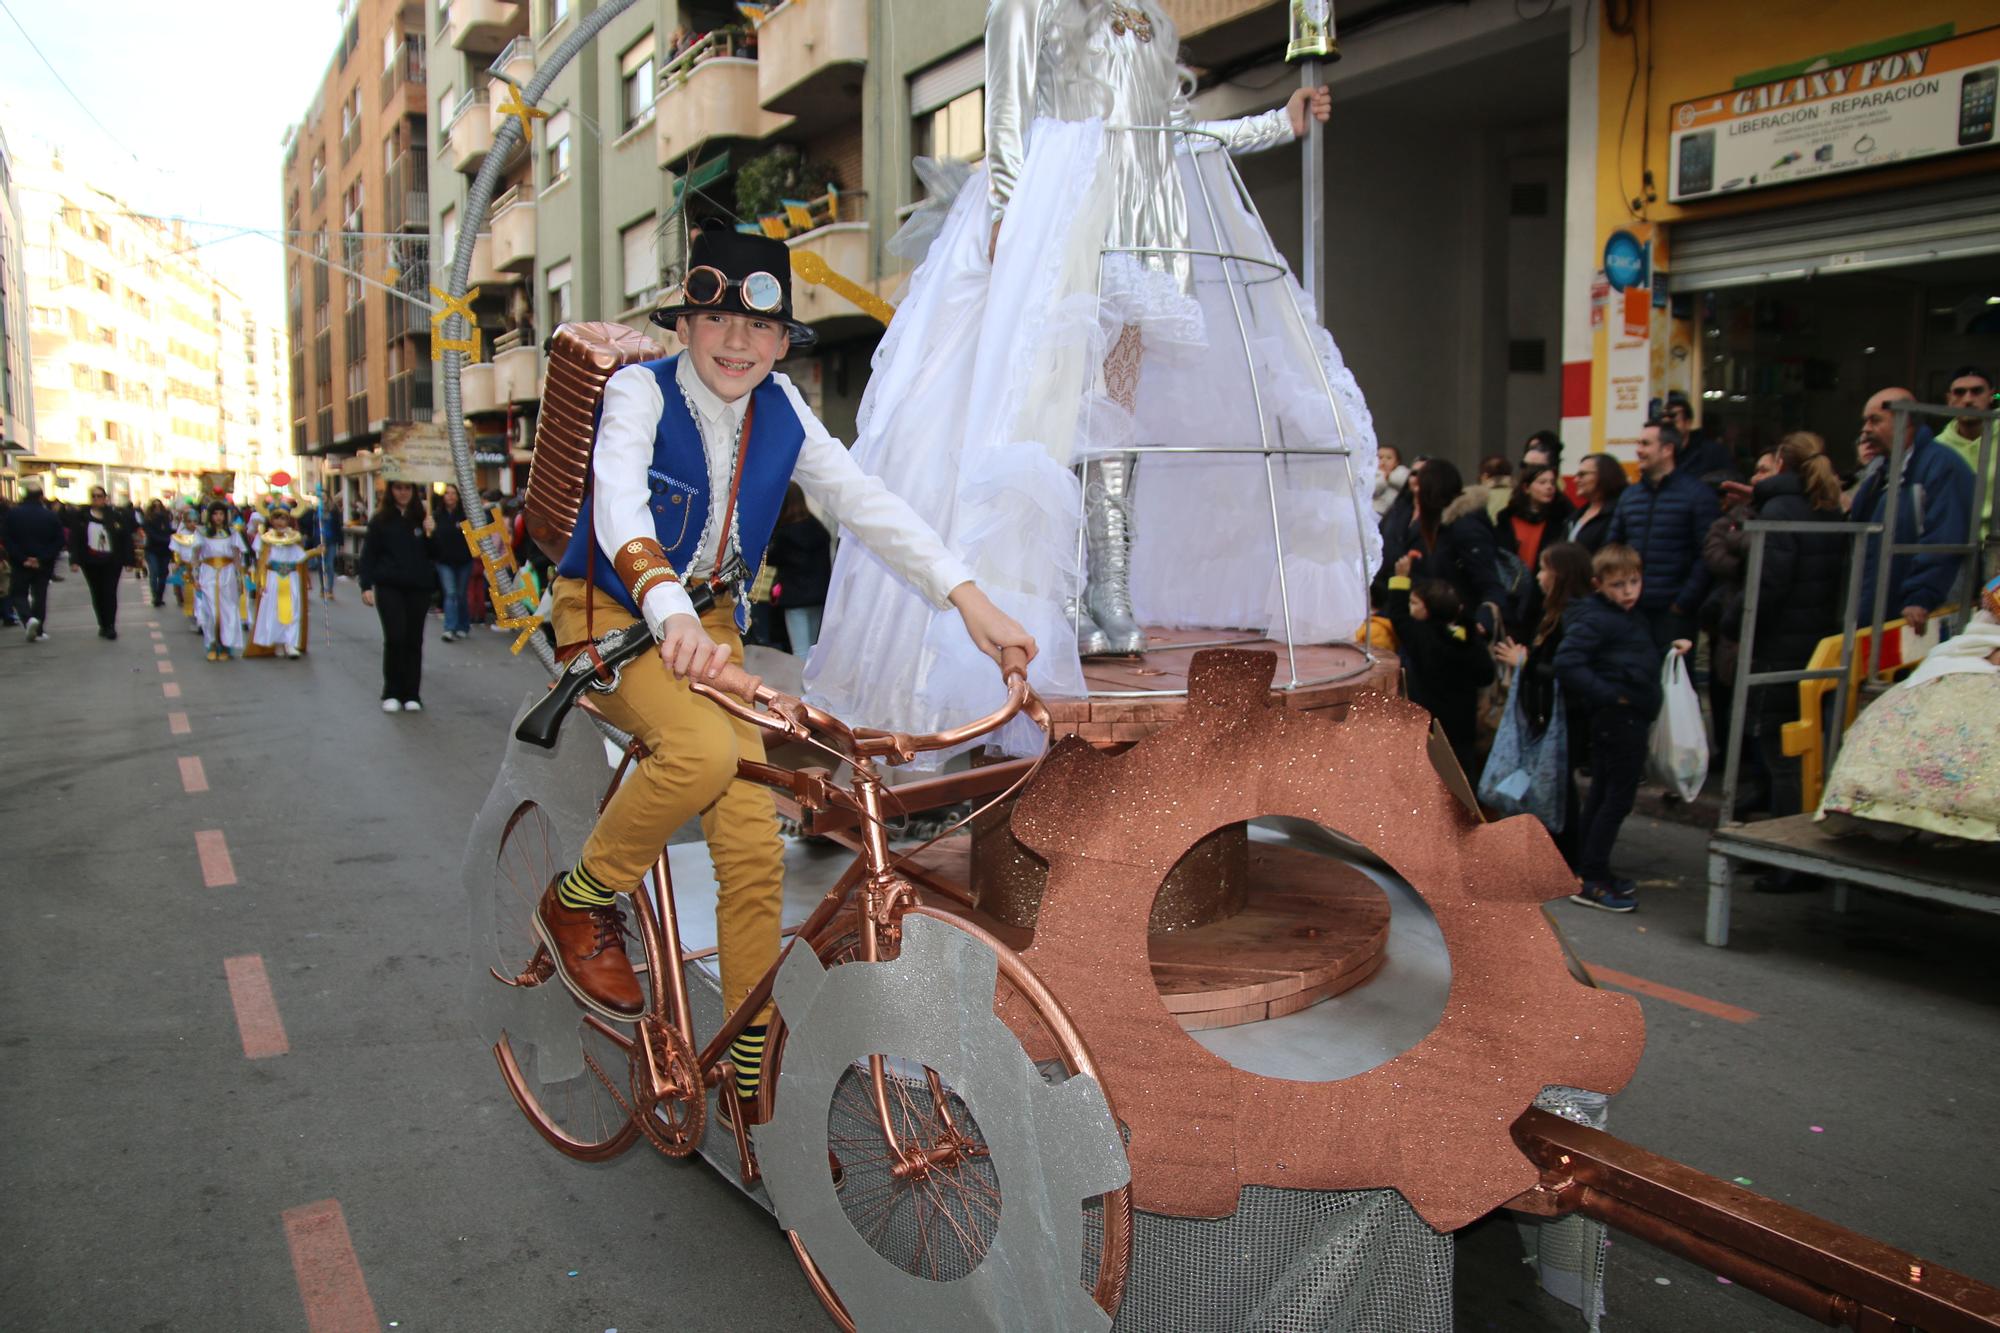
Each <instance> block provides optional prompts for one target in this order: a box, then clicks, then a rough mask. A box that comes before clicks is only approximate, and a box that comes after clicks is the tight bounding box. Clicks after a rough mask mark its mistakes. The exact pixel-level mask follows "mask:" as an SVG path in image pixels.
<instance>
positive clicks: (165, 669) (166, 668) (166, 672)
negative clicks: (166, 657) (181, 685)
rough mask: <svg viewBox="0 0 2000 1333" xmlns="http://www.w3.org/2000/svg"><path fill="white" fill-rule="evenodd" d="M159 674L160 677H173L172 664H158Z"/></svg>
mask: <svg viewBox="0 0 2000 1333" xmlns="http://www.w3.org/2000/svg"><path fill="white" fill-rule="evenodd" d="M160 674H161V675H163V676H171V675H173V674H174V664H173V663H172V662H167V661H162V662H161V663H160Z"/></svg>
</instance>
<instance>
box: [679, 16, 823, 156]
mask: <svg viewBox="0 0 2000 1333" xmlns="http://www.w3.org/2000/svg"><path fill="white" fill-rule="evenodd" d="M791 123H792V122H791V118H790V117H789V116H781V115H778V114H776V113H774V112H770V111H766V110H765V109H764V108H763V106H762V105H761V103H760V102H759V101H758V98H757V62H756V52H755V50H754V48H750V47H747V46H745V45H744V44H743V41H742V38H741V37H740V36H739V35H738V34H735V33H732V32H727V31H721V32H712V33H709V34H708V35H707V36H705V37H703V38H702V39H701V40H700V41H698V42H696V43H695V44H694V45H693V46H690V47H689V48H688V49H687V50H685V51H682V52H680V53H679V54H678V55H676V56H675V57H674V58H673V59H672V60H671V61H669V62H668V63H667V65H666V67H665V68H664V69H662V70H661V71H660V93H659V96H658V97H657V98H655V99H654V102H653V146H654V158H655V160H656V161H657V162H658V163H659V165H660V166H662V167H667V168H673V169H676V170H677V169H679V168H680V166H681V164H682V162H683V161H684V159H686V158H687V156H688V155H689V154H690V153H692V152H694V151H695V150H696V149H698V148H700V147H701V146H702V145H703V144H704V143H707V142H709V141H711V140H714V139H763V138H768V137H769V136H770V135H772V134H775V133H777V132H778V131H779V130H782V129H784V128H785V127H786V126H787V125H789V124H791Z"/></svg>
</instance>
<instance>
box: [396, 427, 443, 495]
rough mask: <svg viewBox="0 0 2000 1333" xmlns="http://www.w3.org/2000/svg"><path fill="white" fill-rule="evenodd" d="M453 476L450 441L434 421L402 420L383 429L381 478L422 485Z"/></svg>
mask: <svg viewBox="0 0 2000 1333" xmlns="http://www.w3.org/2000/svg"><path fill="white" fill-rule="evenodd" d="M451 479H452V465H451V441H450V440H449V439H448V438H446V436H445V433H444V427H442V426H440V425H437V424H436V423H434V422H408V423H404V422H399V423H397V424H396V425H392V426H388V427H385V428H384V429H383V431H382V480H384V481H408V482H414V483H416V484H417V485H419V486H428V485H430V484H431V483H432V482H445V481H450V480H451Z"/></svg>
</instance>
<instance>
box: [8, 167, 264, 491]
mask: <svg viewBox="0 0 2000 1333" xmlns="http://www.w3.org/2000/svg"><path fill="white" fill-rule="evenodd" d="M15 166H16V179H17V181H18V183H19V185H20V192H19V200H20V207H21V221H22V229H21V236H22V247H21V248H22V254H23V258H24V267H25V271H26V279H27V287H26V295H27V302H28V305H29V322H30V335H29V350H30V353H31V356H32V359H33V372H32V373H33V382H34V423H35V429H34V449H33V452H32V453H27V454H23V455H21V456H20V457H19V458H17V459H16V461H15V467H16V469H17V470H18V471H19V472H20V473H21V474H22V475H23V476H26V475H29V474H39V475H40V476H41V477H42V478H43V484H44V486H45V487H46V488H47V489H48V490H49V491H50V493H51V494H53V495H56V496H58V497H60V498H63V499H70V500H82V499H85V498H87V496H88V494H89V489H90V487H91V486H92V485H93V484H103V485H105V486H107V487H109V488H110V489H111V491H112V492H113V494H114V495H127V496H130V497H131V498H132V499H133V500H135V501H144V500H147V499H151V498H152V497H154V496H167V495H179V494H183V493H187V492H190V491H193V490H195V489H196V488H197V487H198V486H199V484H200V477H201V474H202V473H203V472H208V471H216V470H234V471H236V472H237V473H238V487H237V493H238V494H239V495H249V494H262V493H263V492H264V491H265V490H267V489H270V488H269V487H268V486H267V485H265V484H264V483H263V482H262V481H261V480H257V479H261V478H267V477H268V476H269V475H270V473H271V472H273V471H277V470H279V469H280V468H281V467H282V465H283V463H284V462H285V461H287V458H288V456H287V454H286V453H285V452H284V449H283V441H284V434H283V428H282V425H281V424H280V421H279V419H278V417H277V416H274V415H273V414H272V410H271V407H272V404H271V400H270V399H268V398H265V399H264V400H262V403H261V405H256V404H258V403H259V399H258V395H259V394H260V393H261V392H263V391H264V390H263V386H265V385H267V384H270V383H273V382H275V381H276V379H277V376H278V374H279V366H280V365H281V364H282V361H281V360H280V358H279V355H278V350H277V348H276V346H275V345H274V344H273V343H272V342H271V340H270V339H269V338H268V337H267V336H252V333H253V331H255V330H268V329H272V328H274V327H275V322H274V321H273V320H272V318H271V317H270V315H268V314H260V313H259V312H256V311H254V310H252V309H250V308H249V307H247V306H246V304H245V302H244V301H243V299H242V298H241V297H239V296H238V295H237V294H236V293H235V292H233V291H231V290H230V289H229V288H227V287H225V286H224V285H222V284H221V283H220V282H218V281H217V280H216V278H215V277H214V275H213V274H211V273H209V272H208V271H207V270H206V269H204V268H203V267H202V266H201V263H200V259H199V254H198V250H197V247H196V244H195V241H196V238H195V237H194V236H192V235H190V234H189V233H187V232H186V231H185V230H184V229H183V228H182V227H181V226H180V224H178V223H169V222H163V221H160V220H158V219H156V218H152V217H148V216H144V215H141V214H138V213H135V212H134V211H133V210H132V209H131V207H130V206H129V205H128V204H127V203H126V202H125V201H124V200H123V199H121V198H120V197H118V196H117V195H116V194H114V193H112V192H111V191H109V190H107V189H104V188H101V187H100V186H98V185H94V184H92V183H91V182H89V181H86V180H83V179H80V178H79V177H78V176H77V174H76V173H75V172H73V171H71V170H70V169H68V168H67V167H66V166H65V164H64V162H63V161H62V159H61V158H60V157H57V156H53V155H46V156H38V157H36V158H34V159H32V160H19V161H17V162H16V164H15Z"/></svg>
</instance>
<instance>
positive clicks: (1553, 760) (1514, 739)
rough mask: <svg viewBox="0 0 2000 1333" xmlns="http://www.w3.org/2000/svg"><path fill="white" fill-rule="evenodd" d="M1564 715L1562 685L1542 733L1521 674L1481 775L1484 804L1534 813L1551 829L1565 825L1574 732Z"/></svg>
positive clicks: (1505, 810)
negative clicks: (1532, 719) (1531, 720)
mask: <svg viewBox="0 0 2000 1333" xmlns="http://www.w3.org/2000/svg"><path fill="white" fill-rule="evenodd" d="M1566 728H1567V723H1566V721H1565V718H1564V715H1563V705H1562V688H1561V687H1560V686H1558V687H1557V688H1556V695H1555V703H1554V704H1553V705H1552V706H1551V707H1550V708H1549V724H1548V726H1546V727H1544V728H1542V730H1541V733H1540V734H1539V735H1536V734H1535V733H1534V731H1533V728H1531V727H1530V726H1529V725H1528V716H1527V712H1526V710H1524V709H1523V707H1522V706H1521V676H1520V674H1519V673H1516V675H1515V677H1514V687H1513V689H1511V690H1510V691H1508V694H1507V711H1506V712H1505V713H1503V714H1502V715H1501V717H1500V727H1499V730H1497V731H1496V732H1494V734H1493V749H1492V751H1491V752H1490V753H1488V755H1487V756H1486V767H1485V768H1484V769H1483V770H1482V771H1481V772H1480V774H1479V803H1480V804H1481V805H1483V806H1486V807H1487V808H1489V809H1492V810H1498V811H1499V812H1501V813H1502V814H1507V815H1533V816H1534V817H1535V818H1537V819H1539V820H1541V821H1542V823H1544V824H1546V825H1548V829H1549V832H1551V833H1560V832H1562V828H1563V817H1564V807H1565V805H1566V802H1565V800H1564V796H1565V794H1566V793H1565V790H1564V782H1565V780H1566V778H1567V775H1568V769H1569V736H1568V733H1567V730H1566Z"/></svg>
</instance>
